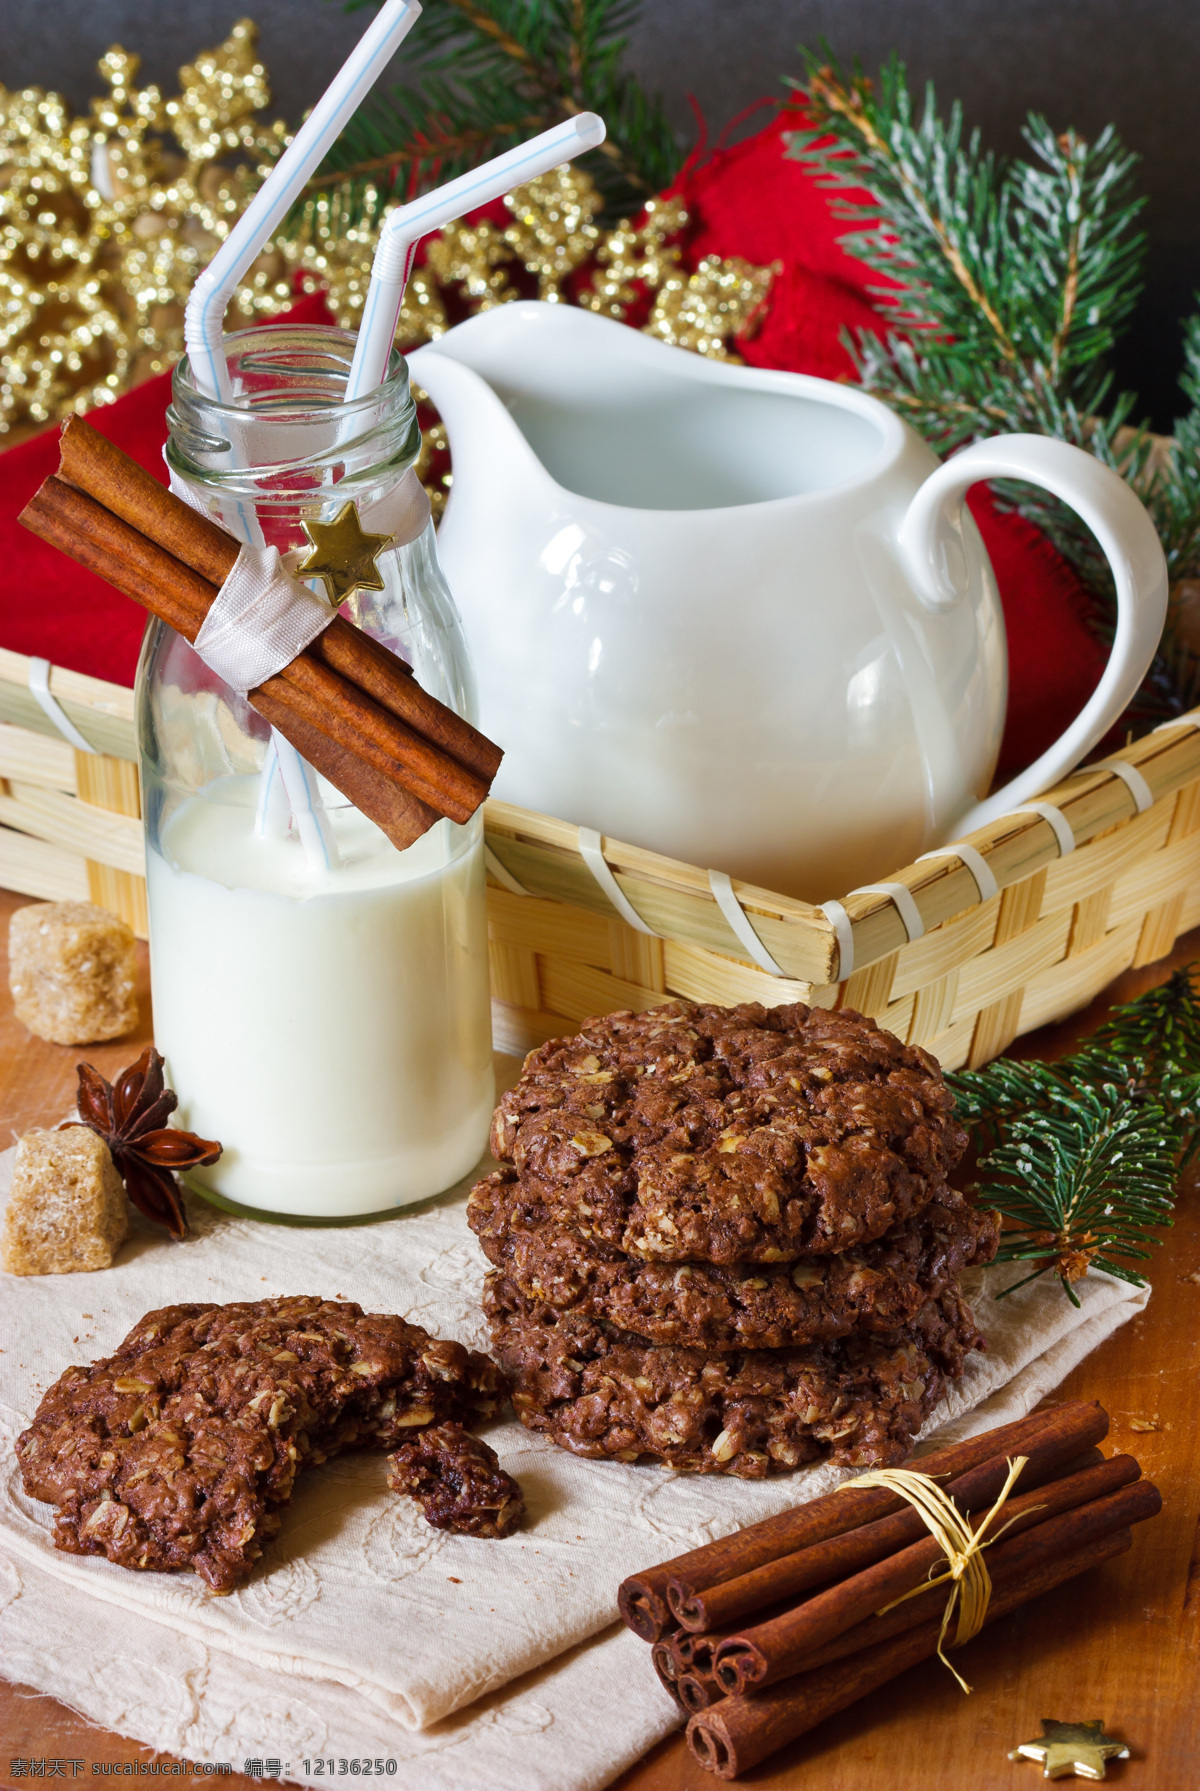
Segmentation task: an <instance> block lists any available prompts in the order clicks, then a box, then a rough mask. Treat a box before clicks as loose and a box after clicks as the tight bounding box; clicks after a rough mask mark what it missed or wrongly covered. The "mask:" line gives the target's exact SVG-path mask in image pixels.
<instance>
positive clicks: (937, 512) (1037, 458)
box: [900, 435, 1167, 833]
mask: <svg viewBox="0 0 1200 1791" xmlns="http://www.w3.org/2000/svg"><path fill="white" fill-rule="evenodd" d="M981 479H1028V480H1029V481H1030V482H1031V483H1032V484H1034V485H1041V486H1043V487H1044V488H1045V489H1046V490H1047V491H1051V492H1053V493H1054V495H1055V497H1058V498H1061V499H1062V500H1063V502H1064V503H1066V504H1069V505H1070V506H1071V508H1072V509H1073V510H1074V511H1076V512H1077V514H1078V515H1079V516H1081V517H1082V518H1083V520H1084V522H1086V523H1087V525H1088V527H1089V528H1090V529H1091V531H1092V533H1093V534H1094V535H1095V536H1096V538H1097V540H1098V541H1099V543H1100V545H1101V547H1102V548H1103V549H1104V553H1105V555H1106V557H1107V559H1108V563H1109V565H1110V566H1111V567H1112V574H1113V578H1114V580H1115V581H1116V587H1117V627H1116V634H1115V637H1114V639H1113V644H1112V651H1111V653H1110V654H1109V658H1108V664H1107V665H1106V666H1105V668H1104V676H1103V677H1102V678H1101V680H1100V682H1099V684H1098V685H1097V686H1096V689H1095V690H1094V691H1093V693H1092V695H1091V697H1090V698H1089V699H1088V701H1087V702H1086V703H1085V704H1084V706H1083V708H1082V709H1081V710H1080V712H1079V714H1078V715H1077V716H1076V717H1075V720H1074V721H1073V722H1072V723H1071V724H1070V726H1069V727H1068V728H1067V729H1066V730H1065V731H1064V732H1063V733H1062V734H1061V735H1060V736H1059V738H1058V739H1057V740H1056V741H1055V742H1054V745H1053V746H1051V747H1048V748H1047V749H1046V751H1045V752H1044V753H1043V754H1042V755H1041V757H1040V758H1039V759H1035V760H1034V762H1033V764H1032V765H1030V766H1028V767H1027V768H1026V769H1025V770H1024V771H1021V772H1019V773H1018V774H1017V776H1016V777H1014V778H1013V779H1011V781H1010V782H1009V783H1006V784H1005V785H1004V787H1003V788H1002V789H999V790H996V791H994V792H993V794H992V795H990V796H988V797H987V798H985V800H984V801H982V802H977V803H976V804H975V805H974V806H973V807H972V808H970V809H968V810H966V811H965V813H963V814H961V815H960V816H959V817H958V818H957V820H956V821H955V822H954V823H953V827H954V831H955V832H957V833H969V832H970V831H971V830H972V828H975V827H982V826H983V825H984V823H985V822H987V821H994V820H996V818H997V817H998V816H1000V815H1005V814H1008V813H1010V812H1011V810H1012V809H1014V808H1017V807H1019V806H1020V804H1021V803H1023V802H1027V801H1028V800H1029V798H1030V797H1031V796H1036V795H1037V794H1038V792H1039V791H1040V790H1044V789H1046V788H1047V787H1048V786H1049V785H1051V784H1053V783H1056V782H1057V781H1058V779H1059V778H1061V777H1064V776H1065V775H1066V773H1067V772H1068V771H1071V770H1073V769H1074V767H1075V766H1076V765H1078V763H1079V761H1080V759H1082V758H1083V757H1084V755H1085V754H1086V753H1088V752H1090V751H1091V749H1092V747H1093V746H1095V744H1096V742H1097V741H1098V740H1100V739H1102V738H1103V737H1104V735H1105V734H1106V733H1107V732H1108V730H1109V728H1110V727H1112V725H1113V723H1114V722H1115V721H1116V720H1117V718H1118V716H1120V715H1121V714H1122V712H1123V711H1124V709H1125V708H1126V706H1127V705H1128V703H1129V702H1130V700H1131V698H1132V697H1133V695H1134V692H1135V691H1136V690H1137V688H1138V686H1139V684H1140V683H1141V681H1142V679H1143V678H1144V677H1145V675H1146V672H1147V669H1148V668H1149V665H1150V661H1151V660H1152V659H1153V657H1154V654H1155V650H1156V649H1157V647H1158V643H1159V640H1160V639H1161V637H1162V631H1163V625H1164V623H1165V621H1166V617H1167V562H1166V557H1165V555H1164V554H1163V550H1162V546H1161V544H1160V542H1159V539H1158V533H1157V531H1156V529H1155V527H1154V524H1153V522H1152V521H1151V520H1150V516H1149V514H1148V513H1147V510H1146V507H1145V505H1144V504H1143V503H1142V502H1141V499H1140V498H1138V497H1137V496H1136V494H1135V493H1134V492H1133V490H1132V489H1131V488H1130V486H1129V485H1127V484H1126V482H1125V480H1124V479H1122V478H1121V477H1120V475H1119V474H1117V473H1114V472H1113V471H1112V469H1111V468H1110V467H1107V466H1104V465H1102V463H1101V462H1100V461H1099V460H1097V459H1096V458H1095V457H1094V456H1093V455H1091V454H1085V453H1084V451H1083V450H1082V449H1081V448H1073V447H1071V446H1069V444H1068V443H1066V442H1060V441H1055V440H1053V439H1052V438H1051V437H1049V436H1044V435H995V436H990V437H989V438H988V439H987V440H986V441H981V442H975V443H974V444H973V445H972V446H971V447H969V448H964V449H963V450H962V451H961V452H960V453H958V454H956V455H955V456H954V458H953V459H952V460H948V461H946V463H945V464H944V465H943V466H940V467H939V468H938V469H937V471H936V472H934V473H931V474H930V476H929V478H928V479H926V481H925V483H924V484H923V485H922V486H921V488H920V490H919V491H918V492H917V494H916V496H915V497H914V498H913V500H912V502H911V504H910V505H909V507H908V513H907V515H906V516H905V518H904V521H903V523H902V525H901V528H900V552H901V555H902V557H903V560H904V562H905V567H906V570H907V572H908V576H909V579H910V580H911V582H912V584H913V587H914V589H915V590H916V592H917V595H918V596H919V597H920V599H921V601H922V602H923V603H925V604H926V605H927V606H928V607H929V608H930V609H934V610H938V609H948V608H949V607H950V606H951V605H952V604H954V603H956V602H958V601H959V600H960V599H961V598H962V597H963V595H964V594H965V592H966V586H967V556H966V549H965V545H964V542H963V534H962V511H963V499H964V498H965V496H966V493H967V491H968V489H969V487H970V486H972V485H974V484H976V483H977V482H978V481H979V480H981Z"/></svg>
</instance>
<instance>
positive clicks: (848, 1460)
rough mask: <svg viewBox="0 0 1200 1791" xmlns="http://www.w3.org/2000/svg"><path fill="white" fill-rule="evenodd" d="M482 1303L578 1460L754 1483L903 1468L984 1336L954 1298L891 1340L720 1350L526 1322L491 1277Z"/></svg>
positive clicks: (536, 1402)
mask: <svg viewBox="0 0 1200 1791" xmlns="http://www.w3.org/2000/svg"><path fill="white" fill-rule="evenodd" d="M484 1309H485V1311H486V1312H487V1313H488V1316H489V1319H490V1320H491V1325H492V1341H493V1345H494V1348H495V1351H496V1358H497V1360H498V1361H499V1363H500V1364H501V1366H502V1367H503V1368H504V1369H505V1370H506V1371H507V1372H508V1373H509V1374H511V1375H512V1377H513V1380H514V1382H515V1387H516V1390H515V1391H514V1393H513V1405H514V1407H515V1408H516V1411H517V1415H518V1417H519V1418H520V1419H521V1422H522V1423H523V1424H525V1425H527V1426H528V1428H529V1429H530V1430H537V1431H542V1432H544V1433H545V1434H546V1435H548V1436H550V1437H551V1438H552V1439H553V1440H554V1442H556V1443H558V1444H559V1445H560V1447H562V1448H564V1449H570V1450H572V1451H573V1453H575V1454H576V1455H587V1456H610V1457H615V1458H616V1459H617V1460H619V1461H628V1462H632V1461H637V1460H638V1459H639V1458H640V1457H642V1456H654V1457H657V1458H658V1459H659V1460H661V1461H664V1462H666V1463H667V1464H668V1465H669V1466H670V1467H673V1468H677V1469H682V1470H685V1471H687V1472H691V1473H706V1474H737V1475H740V1476H741V1477H742V1478H744V1479H752V1480H761V1479H764V1478H765V1477H766V1476H767V1475H769V1474H772V1473H784V1472H789V1471H790V1470H791V1469H793V1468H795V1467H798V1466H799V1465H800V1464H801V1463H802V1462H806V1461H813V1460H816V1459H817V1458H818V1457H821V1456H825V1457H826V1458H827V1459H828V1460H830V1461H834V1462H842V1463H845V1464H847V1465H848V1466H851V1467H875V1466H880V1465H887V1464H889V1463H892V1462H897V1461H901V1460H903V1458H904V1457H905V1456H906V1455H907V1454H908V1452H909V1450H910V1449H911V1447H912V1442H913V1438H914V1437H915V1436H916V1434H917V1432H918V1430H919V1429H920V1427H921V1424H922V1423H923V1421H924V1420H925V1418H926V1417H927V1416H928V1415H929V1413H930V1411H932V1409H933V1407H934V1405H935V1404H936V1402H937V1399H938V1397H939V1395H940V1394H941V1392H942V1389H943V1387H944V1386H945V1383H946V1380H947V1378H948V1377H953V1376H954V1375H956V1374H958V1373H961V1370H962V1362H963V1357H964V1355H965V1353H966V1352H967V1351H968V1350H971V1349H978V1348H981V1347H982V1342H983V1340H982V1338H981V1337H980V1336H979V1333H978V1331H977V1330H976V1328H975V1322H974V1319H973V1317H972V1315H971V1313H970V1311H969V1309H968V1308H967V1307H966V1306H965V1305H964V1304H963V1303H962V1301H961V1300H960V1299H959V1297H958V1295H957V1294H956V1293H954V1292H951V1291H947V1292H946V1293H944V1294H943V1295H942V1296H941V1298H940V1299H938V1300H936V1301H930V1302H929V1303H928V1304H927V1305H926V1306H924V1307H923V1308H922V1310H921V1311H920V1312H919V1313H918V1314H917V1316H916V1318H915V1319H914V1320H913V1321H912V1323H911V1325H910V1326H908V1327H907V1329H906V1330H905V1331H904V1332H900V1333H898V1334H896V1335H894V1336H891V1337H879V1338H866V1337H851V1338H847V1339H844V1340H843V1341H842V1342H840V1343H832V1344H810V1345H808V1346H807V1347H806V1348H802V1349H790V1350H743V1351H735V1352H732V1353H721V1354H710V1353H708V1352H706V1351H704V1350H695V1349H673V1348H665V1347H660V1346H656V1345H654V1344H648V1343H645V1342H643V1340H642V1339H641V1338H639V1337H632V1336H630V1335H629V1333H628V1332H624V1331H619V1330H617V1329H616V1328H615V1327H614V1326H610V1325H605V1324H603V1323H601V1322H598V1321H596V1320H593V1319H585V1318H579V1317H576V1316H574V1315H570V1314H568V1315H565V1316H564V1315H561V1314H557V1313H554V1312H553V1311H552V1310H551V1309H550V1308H548V1307H546V1308H542V1309H541V1310H540V1311H539V1312H537V1313H536V1314H529V1313H528V1312H527V1311H526V1309H525V1307H524V1304H523V1302H522V1301H521V1300H520V1297H519V1296H518V1295H516V1294H515V1291H514V1290H513V1288H512V1287H511V1285H510V1284H509V1283H508V1282H507V1281H506V1280H505V1278H504V1277H503V1276H502V1275H499V1274H496V1273H492V1274H491V1275H489V1276H488V1281H487V1285H486V1287H485V1291H484Z"/></svg>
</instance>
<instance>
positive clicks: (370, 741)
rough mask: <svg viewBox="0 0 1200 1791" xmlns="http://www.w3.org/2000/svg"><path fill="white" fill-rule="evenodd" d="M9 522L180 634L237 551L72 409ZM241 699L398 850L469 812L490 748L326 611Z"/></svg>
mask: <svg viewBox="0 0 1200 1791" xmlns="http://www.w3.org/2000/svg"><path fill="white" fill-rule="evenodd" d="M20 520H21V522H22V523H23V524H24V525H25V526H26V527H27V528H29V529H31V530H32V531H33V532H34V533H35V534H37V535H40V536H41V537H42V538H43V539H44V540H46V541H49V542H50V543H51V544H52V545H54V546H56V547H59V548H60V549H61V550H62V551H63V552H64V553H67V554H68V555H70V557H71V558H72V559H75V560H76V561H78V562H79V563H80V564H81V565H84V566H86V567H87V568H88V569H89V570H90V571H93V572H96V573H98V574H99V576H100V577H102V578H104V579H106V580H107V581H108V582H109V583H110V584H112V585H114V586H115V587H116V589H118V590H120V591H122V592H124V594H125V595H127V596H129V597H132V598H133V599H134V600H135V601H136V602H138V603H141V604H142V605H143V607H145V608H146V609H148V610H150V611H151V613H152V614H154V615H156V616H158V617H159V618H160V619H161V620H163V621H165V622H167V623H168V624H169V625H170V626H171V627H173V628H174V629H175V630H176V632H177V633H179V634H182V635H183V637H184V639H185V640H187V641H189V642H194V641H195V639H196V636H197V634H198V633H199V631H200V629H201V627H202V625H203V623H204V619H205V617H206V615H207V614H208V610H209V608H210V606H211V604H212V602H213V600H214V598H215V596H216V594H217V590H218V588H219V587H220V585H221V584H222V583H223V582H224V580H225V579H226V578H227V577H228V575H229V573H230V571H231V569H232V567H233V565H234V563H235V562H236V560H237V558H238V555H239V553H240V551H241V547H240V544H239V543H238V542H237V541H236V540H234V538H233V537H232V536H231V535H229V534H227V533H226V531H225V530H224V529H221V528H219V527H218V526H217V524H215V523H213V522H211V521H210V520H209V519H208V518H206V517H202V516H199V515H197V514H196V512H195V511H193V510H192V509H191V508H190V507H189V506H188V505H187V504H185V503H183V502H182V500H180V499H179V498H177V497H175V496H174V495H173V494H172V493H171V492H169V491H166V490H164V488H163V487H162V486H161V485H159V484H158V482H157V480H155V479H153V478H152V477H151V476H150V474H149V473H147V472H145V471H144V469H143V468H141V467H139V466H138V465H137V464H136V462H134V461H132V460H130V459H129V457H128V456H127V455H125V454H122V453H121V451H120V450H119V449H118V448H115V447H114V446H113V445H112V443H111V442H109V441H107V440H106V438H105V437H104V436H102V435H100V434H99V432H98V431H97V430H95V429H93V428H91V426H90V425H89V424H87V423H85V422H83V421H82V420H81V419H79V418H73V419H71V420H70V422H68V424H67V425H66V426H65V427H64V430H63V436H62V443H61V464H60V473H59V474H58V475H56V476H52V477H51V478H50V479H48V480H47V481H46V482H45V484H44V485H43V486H42V487H41V489H40V490H39V491H38V492H37V493H36V494H35V496H34V497H33V498H32V499H31V501H30V503H29V504H28V505H27V506H26V508H25V510H24V511H23V512H22V515H21V517H20ZM247 700H248V701H249V703H250V704H251V706H252V707H253V708H255V709H257V710H258V712H259V713H260V714H262V715H263V716H264V718H265V719H266V720H267V721H269V722H270V723H271V725H272V726H274V727H277V728H278V729H279V731H280V732H281V733H282V734H284V736H285V737H286V738H287V739H289V740H291V741H292V743H293V744H294V745H295V746H296V747H297V749H298V750H299V751H300V752H302V753H303V754H304V756H305V757H306V758H307V759H308V760H309V762H310V763H311V764H312V765H313V766H314V767H315V768H316V769H317V770H318V771H319V772H321V773H322V775H324V776H325V777H327V778H328V779H329V781H330V782H331V783H333V784H334V785H335V787H336V788H338V789H339V790H341V792H342V794H343V795H345V796H347V797H348V798H349V800H350V801H351V802H353V803H354V804H355V806H356V807H358V808H359V809H360V810H362V812H363V813H365V814H367V815H368V816H369V817H370V818H371V819H372V820H374V821H376V822H377V824H378V825H379V826H380V827H382V828H383V830H384V832H385V833H386V834H387V835H388V837H389V838H390V839H391V840H392V841H393V843H394V844H396V845H397V846H399V847H404V846H407V845H411V844H412V842H413V841H414V840H415V839H417V838H419V837H420V835H421V834H422V833H424V832H425V831H426V829H427V828H428V827H429V826H431V825H432V824H433V822H434V821H435V820H437V819H438V818H439V817H441V816H443V815H445V816H448V817H449V818H450V819H451V820H453V821H457V822H463V821H466V820H468V819H469V818H470V817H471V815H472V814H474V813H475V811H476V810H477V809H478V807H479V806H480V804H481V803H482V802H483V800H484V799H485V797H486V795H487V793H488V789H489V787H490V784H491V781H492V779H493V778H494V777H495V774H496V771H497V769H498V768H499V764H500V759H501V756H502V755H501V751H500V748H499V747H497V746H496V745H494V743H493V742H491V741H489V740H487V739H486V737H485V736H484V735H482V734H480V733H479V732H478V730H477V729H475V728H473V727H471V725H470V724H469V723H468V722H465V721H464V720H463V719H462V718H461V717H460V716H457V715H455V714H454V712H453V711H452V710H451V709H449V708H448V707H447V706H446V705H445V704H443V703H440V702H439V701H438V700H437V699H436V698H435V697H433V696H431V695H430V694H429V693H428V692H427V691H424V690H422V688H421V686H420V685H419V684H418V683H417V681H416V679H415V678H414V677H413V676H412V674H411V672H410V671H409V669H408V668H407V667H406V666H405V665H404V663H403V661H401V660H400V659H398V658H397V657H396V656H395V655H394V654H392V653H389V652H388V650H387V649H386V648H385V647H383V646H381V645H380V644H379V643H378V642H376V641H372V640H370V639H369V638H368V637H367V636H366V635H364V634H362V633H361V632H360V631H359V630H358V629H356V628H354V627H352V626H351V625H350V624H349V623H348V622H347V621H345V619H344V618H343V617H341V616H337V615H333V616H331V619H330V621H329V624H328V626H327V627H326V628H325V629H324V630H323V631H322V632H321V633H320V634H319V635H318V636H317V638H316V639H315V640H314V641H312V642H311V643H310V645H309V646H308V647H306V648H305V649H304V650H303V651H302V652H301V653H299V654H298V655H297V657H296V658H295V659H293V660H292V661H291V662H290V664H288V665H285V666H284V667H283V668H282V669H281V670H280V671H279V672H278V673H277V674H276V675H274V676H273V677H270V678H267V679H266V680H265V681H264V682H263V683H262V684H261V685H259V686H257V687H256V688H254V689H252V690H250V691H249V692H248V693H247Z"/></svg>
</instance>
